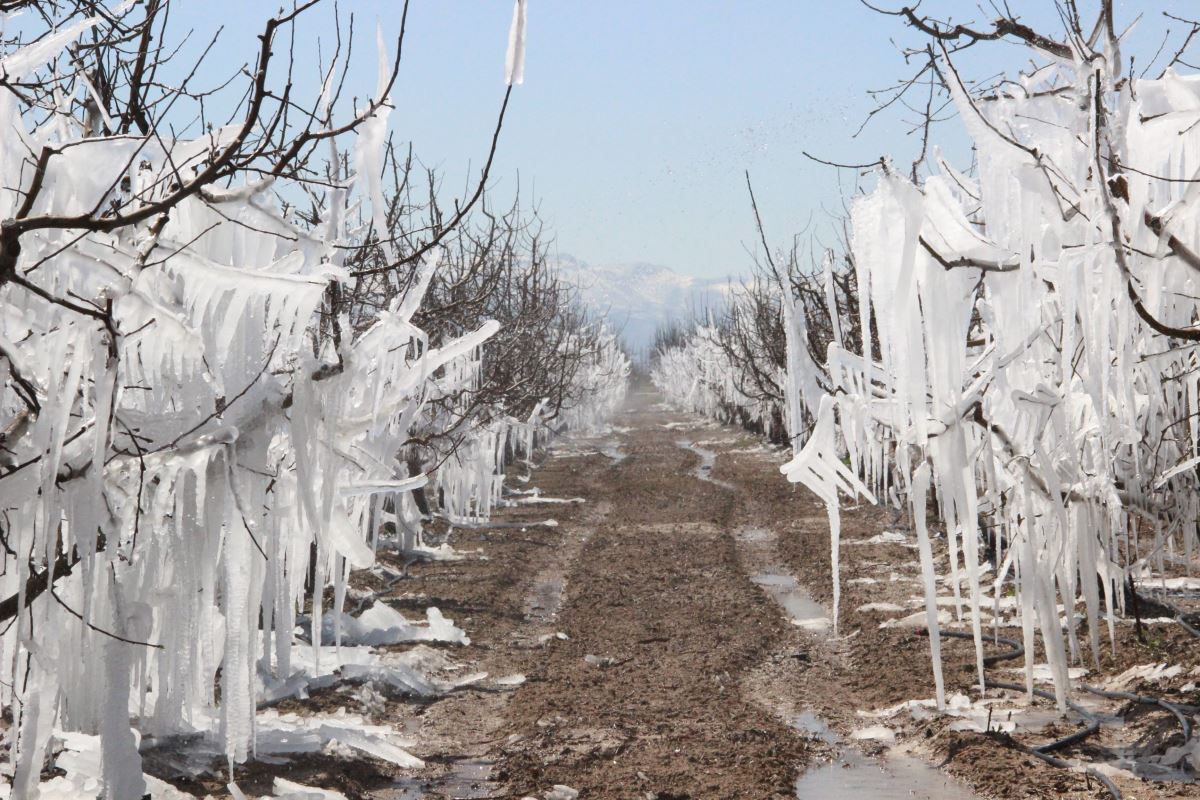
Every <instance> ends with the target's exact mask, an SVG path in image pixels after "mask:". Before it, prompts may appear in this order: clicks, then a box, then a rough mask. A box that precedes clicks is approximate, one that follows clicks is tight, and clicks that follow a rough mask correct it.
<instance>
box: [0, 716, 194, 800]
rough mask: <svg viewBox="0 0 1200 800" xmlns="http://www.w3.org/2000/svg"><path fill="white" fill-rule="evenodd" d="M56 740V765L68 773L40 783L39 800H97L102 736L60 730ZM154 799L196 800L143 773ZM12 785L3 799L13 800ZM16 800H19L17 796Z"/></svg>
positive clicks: (4, 787) (1, 788) (0, 788)
mask: <svg viewBox="0 0 1200 800" xmlns="http://www.w3.org/2000/svg"><path fill="white" fill-rule="evenodd" d="M52 738H53V740H54V741H56V742H57V743H58V745H59V746H61V747H62V750H61V752H59V754H58V756H57V757H56V758H55V759H54V768H55V769H56V770H60V771H61V772H63V773H64V774H62V775H56V776H54V777H52V778H50V779H49V780H46V781H42V782H40V783H39V784H38V788H37V798H38V800H96V798H97V797H99V796H100V795H101V794H102V793H103V790H104V785H103V783H102V782H101V774H102V769H101V754H100V737H99V736H90V735H88V734H84V733H67V732H63V731H56V732H55V733H54V734H53V737H52ZM142 779H143V780H144V781H145V782H146V790H147V792H148V795H149V797H150V800H194V798H193V797H192V795H190V794H186V793H184V792H181V791H179V790H178V789H176V788H175V787H174V786H172V785H170V784H169V783H166V782H165V781H161V780H159V779H158V778H155V777H153V776H150V775H142ZM10 797H12V787H11V786H10V785H9V784H8V783H0V798H2V799H3V800H9V798H10ZM14 800H16V799H15V798H14Z"/></svg>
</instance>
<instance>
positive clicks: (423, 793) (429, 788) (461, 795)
mask: <svg viewBox="0 0 1200 800" xmlns="http://www.w3.org/2000/svg"><path fill="white" fill-rule="evenodd" d="M439 766H443V767H444V774H439V775H429V776H422V777H405V778H398V779H397V780H396V783H395V784H393V785H392V787H391V788H390V789H386V790H384V792H382V793H380V794H378V795H376V796H377V797H379V798H380V800H420V798H423V797H429V798H455V800H476V799H477V798H488V797H501V796H503V795H502V794H501V787H500V785H499V784H498V783H497V782H496V781H494V780H493V779H492V777H493V774H494V773H495V771H496V765H495V763H493V762H492V761H488V760H486V759H482V758H459V759H448V760H447V761H446V762H445V763H444V765H439Z"/></svg>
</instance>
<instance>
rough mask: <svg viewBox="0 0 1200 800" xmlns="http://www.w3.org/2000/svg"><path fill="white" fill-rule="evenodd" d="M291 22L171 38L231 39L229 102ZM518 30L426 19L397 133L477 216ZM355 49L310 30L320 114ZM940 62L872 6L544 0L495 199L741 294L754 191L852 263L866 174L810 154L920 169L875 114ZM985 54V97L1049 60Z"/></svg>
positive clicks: (313, 16) (980, 66)
mask: <svg viewBox="0 0 1200 800" xmlns="http://www.w3.org/2000/svg"><path fill="white" fill-rule="evenodd" d="M879 3H883V0H879ZM879 3H876V4H879ZM901 4H902V3H900V2H892V3H889V4H888V5H889V7H899V6H900V5H901ZM1190 4H1191V2H1189V0H1178V1H1174V0H1165V2H1159V1H1155V2H1150V0H1124V2H1122V0H1118V9H1119V11H1118V17H1119V18H1120V20H1121V22H1122V23H1123V24H1129V23H1132V22H1134V21H1135V20H1138V18H1139V15H1140V20H1139V21H1138V23H1137V26H1136V27H1135V28H1134V30H1133V31H1132V33H1131V34H1130V44H1129V46H1128V48H1127V50H1126V51H1127V52H1138V53H1139V54H1141V53H1144V54H1145V55H1143V56H1141V58H1144V59H1145V60H1149V57H1150V56H1151V55H1153V53H1154V51H1155V50H1156V49H1157V48H1158V45H1159V42H1160V40H1161V38H1162V36H1163V35H1164V33H1165V31H1166V29H1167V25H1168V24H1169V23H1168V21H1167V20H1165V19H1164V18H1163V17H1162V16H1161V11H1162V10H1163V9H1166V10H1170V11H1173V12H1175V13H1179V14H1186V13H1188V8H1187V7H1188V6H1189V5H1190ZM1009 5H1010V6H1011V7H1012V8H1013V9H1014V11H1015V12H1016V13H1018V14H1019V15H1021V16H1022V18H1023V20H1024V21H1026V22H1027V23H1028V24H1030V25H1032V26H1034V27H1035V28H1038V29H1039V30H1042V31H1045V32H1047V33H1050V34H1054V35H1057V34H1059V33H1060V31H1061V29H1062V26H1061V23H1060V22H1059V20H1058V17H1057V15H1056V13H1055V11H1054V5H1053V3H1052V2H1050V0H1028V2H1022V0H1010V3H1009ZM1091 6H1094V3H1092V2H1091V0H1081V7H1083V8H1090V7H1091ZM277 7H278V6H277V4H274V3H271V2H262V0H173V2H172V8H173V11H172V15H173V16H172V21H171V28H172V30H173V31H174V32H175V34H176V35H180V34H181V33H182V32H185V31H187V30H189V29H194V30H195V31H196V33H195V35H194V37H193V40H192V41H191V42H190V43H189V46H192V47H196V46H198V45H199V43H200V42H201V41H202V40H204V41H206V40H207V39H208V37H209V36H210V35H211V33H212V32H214V31H215V30H216V28H217V26H223V28H222V31H221V36H220V38H219V39H218V42H217V45H216V46H215V47H214V50H213V52H212V54H211V56H210V59H209V61H208V62H207V65H206V67H205V69H206V70H211V71H212V76H213V79H214V80H215V79H216V77H217V76H218V75H221V76H225V75H228V74H231V73H232V72H233V71H235V70H236V69H237V67H238V66H240V64H242V63H244V62H247V61H249V60H251V58H252V53H253V52H254V48H255V47H256V45H257V42H256V39H255V37H256V36H257V34H258V33H259V32H261V30H262V24H263V22H264V21H265V19H266V18H267V16H268V15H269V14H270V13H271V12H272V11H273V10H275V9H276V8H277ZM400 7H401V3H400V2H398V1H397V0H340V1H339V2H338V3H337V6H336V12H337V14H338V15H340V17H341V19H342V20H343V22H346V21H347V20H348V19H349V17H350V16H351V15H353V17H354V20H355V28H356V30H355V45H354V47H355V49H354V52H353V54H352V59H351V62H352V63H351V71H350V74H349V90H350V91H353V92H354V93H356V94H358V95H359V96H360V97H365V96H367V95H369V94H370V93H371V92H372V90H373V88H374V86H375V72H376V68H377V61H376V47H375V35H374V32H375V28H376V25H379V26H381V28H382V31H383V33H384V36H385V38H386V40H387V42H388V46H389V49H391V48H394V44H395V37H396V34H397V33H398V31H399V9H400ZM922 9H923V10H928V11H929V13H932V14H935V15H937V16H941V17H947V16H952V17H954V19H955V21H963V22H966V21H972V20H974V21H979V20H986V19H988V18H990V17H991V16H992V14H990V13H985V12H981V11H980V10H979V7H978V6H976V5H975V4H974V3H973V2H969V0H927V2H926V3H925V4H924V5H923V6H922ZM511 15H512V3H511V2H510V1H509V0H412V2H411V8H410V12H409V21H408V34H407V37H406V39H405V44H404V53H403V59H402V66H401V71H400V76H399V81H398V83H397V85H396V87H395V89H394V90H393V92H392V100H393V102H394V104H395V106H396V110H395V111H394V112H393V114H392V118H391V119H392V127H393V129H394V132H395V134H396V136H397V138H398V139H400V140H408V141H411V142H412V144H413V148H414V152H415V154H416V155H417V156H418V157H420V158H421V160H422V161H423V162H424V163H426V164H429V165H434V166H437V167H438V168H439V170H440V171H441V172H442V174H443V176H444V178H445V184H444V190H445V191H446V192H448V193H454V192H455V191H457V192H458V193H459V194H462V193H463V190H462V188H461V187H464V186H465V185H466V181H467V177H468V176H469V175H472V174H474V172H473V171H474V170H477V169H478V167H479V166H480V165H481V163H482V160H483V159H484V157H485V156H486V153H487V146H488V142H489V140H490V136H491V132H492V128H493V125H494V122H495V116H496V113H497V110H498V108H499V104H500V100H501V98H502V96H503V92H504V84H503V67H504V55H505V49H506V46H507V36H508V28H509V23H510V20H511ZM1192 15H1193V16H1196V14H1195V13H1194V12H1193V14H1192ZM335 28H336V25H335V8H334V5H333V3H332V2H327V3H326V4H325V5H323V6H320V7H318V8H316V9H313V10H311V11H309V12H307V13H306V14H305V15H304V17H303V18H302V22H301V24H300V25H299V27H298V29H297V33H296V49H297V52H298V54H299V55H300V58H299V59H298V74H299V77H298V79H297V85H298V87H299V88H300V89H301V91H303V89H304V72H305V70H307V71H308V72H310V73H311V75H310V78H309V79H310V80H311V86H310V87H309V90H310V91H311V92H313V93H315V91H316V88H315V87H316V83H317V74H318V72H319V64H320V59H319V58H318V53H324V54H326V55H327V54H328V52H329V50H330V48H331V47H332V44H333V38H334V37H333V31H334V30H335ZM1179 28H1180V26H1178V25H1176V26H1175V30H1177V31H1178V30H1179ZM922 41H923V40H922V39H921V38H919V37H918V36H915V35H913V34H912V33H911V32H908V31H907V30H906V29H905V28H904V27H903V25H902V24H901V21H900V20H899V19H897V18H895V17H889V16H883V15H880V14H877V13H874V12H872V11H870V10H869V9H867V8H866V7H865V6H864V5H862V4H861V3H859V2H857V0H825V2H818V0H754V1H753V2H747V1H745V0H741V1H739V2H733V1H732V0H730V1H729V2H717V0H594V1H593V0H529V15H528V49H527V55H526V68H525V83H524V85H522V86H519V87H517V89H516V90H515V92H514V95H513V99H512V103H511V105H510V109H509V116H508V118H507V121H506V124H505V127H504V130H503V133H502V136H501V141H500V147H499V151H498V155H497V160H496V165H495V167H494V170H493V180H492V181H491V191H492V192H493V196H494V197H496V198H497V199H504V198H510V197H512V196H513V194H514V193H515V192H516V191H517V190H518V187H519V189H520V192H521V195H522V197H523V198H524V199H525V200H526V201H528V202H531V203H535V204H536V206H537V208H538V210H539V213H540V215H541V217H542V218H543V220H544V221H545V222H546V224H547V228H548V229H549V231H551V232H552V233H553V235H554V239H555V244H556V249H557V251H558V252H559V253H560V254H564V255H570V256H573V257H575V258H578V259H581V260H583V261H586V262H589V263H592V264H613V263H630V262H647V263H654V264H661V265H664V266H667V267H670V268H671V269H674V270H676V271H678V272H681V273H685V274H690V275H695V276H697V277H702V278H723V277H726V276H729V275H733V274H738V273H742V272H744V271H745V270H746V269H747V268H748V266H749V265H750V263H751V259H752V256H751V253H752V252H753V251H755V250H756V249H757V233H756V230H755V225H754V217H753V214H752V211H751V206H750V202H749V196H748V194H747V191H746V183H745V172H746V171H749V173H750V175H751V178H752V180H753V185H754V190H755V194H756V196H757V200H758V205H759V208H760V211H761V213H762V217H763V222H764V228H765V230H766V233H767V236H768V240H769V242H770V243H771V245H772V247H782V246H787V245H788V244H789V243H790V241H791V239H792V237H793V236H794V235H796V234H801V233H802V232H808V234H807V235H809V236H812V235H815V236H817V237H818V239H819V240H820V241H821V242H824V243H829V244H833V243H834V241H833V233H832V232H833V230H834V226H835V225H836V215H837V214H838V213H839V212H840V210H841V208H842V206H843V201H844V198H845V197H846V196H847V194H848V193H851V192H853V190H854V179H855V174H854V173H853V172H852V171H840V170H837V169H833V168H831V167H828V166H824V165H820V164H817V163H814V162H812V161H810V160H809V159H807V158H806V157H805V156H804V155H803V151H808V152H810V153H813V154H815V155H818V156H820V157H822V158H825V159H829V160H834V161H843V162H852V163H865V162H871V161H874V160H877V159H878V158H879V157H880V156H881V155H884V154H890V155H894V156H895V157H896V160H897V161H898V162H900V163H904V158H905V157H907V158H908V159H909V160H911V158H912V153H913V152H914V151H915V148H916V147H917V146H918V144H919V143H918V142H917V141H916V139H915V137H914V136H913V135H910V133H909V128H910V125H909V124H907V123H906V120H910V119H912V118H913V115H912V114H911V113H909V112H903V113H888V114H882V115H880V116H878V117H877V118H876V119H875V120H874V121H873V122H872V123H871V124H870V125H868V126H867V128H866V129H865V130H864V131H863V132H862V133H861V134H859V135H858V136H857V137H855V133H856V131H857V130H858V128H859V127H860V125H861V123H862V122H863V120H864V118H865V117H866V115H867V113H868V112H869V111H870V110H871V108H872V107H873V102H872V100H871V98H870V96H869V95H868V90H871V89H879V88H883V87H886V86H888V85H889V84H891V83H893V82H895V81H896V80H898V79H900V78H903V77H905V76H906V75H907V74H909V72H907V71H906V70H908V68H907V67H906V66H905V63H904V60H903V58H902V56H901V55H900V53H899V47H900V46H902V45H906V44H907V45H914V44H917V45H919V44H921V43H922ZM318 48H320V49H318ZM976 52H977V53H978V55H975V56H972V57H971V58H970V59H969V64H968V65H967V66H969V71H968V72H969V74H976V75H979V76H985V75H988V74H991V72H993V71H998V70H1000V69H1005V68H1007V69H1010V70H1011V69H1014V68H1019V67H1020V66H1021V65H1022V64H1024V63H1026V62H1027V60H1028V59H1027V55H1026V52H1025V51H1024V49H1023V48H1021V47H1019V46H1017V45H1012V44H999V45H996V46H992V47H988V48H986V50H985V49H984V48H976ZM392 55H394V53H392ZM1143 63H1144V61H1143ZM937 136H938V139H939V140H940V141H942V142H943V143H944V145H945V148H946V152H947V154H948V155H949V156H950V157H951V158H952V159H955V160H956V161H957V162H958V163H960V165H961V166H963V167H966V166H967V165H968V164H969V150H968V148H967V147H966V144H965V142H964V141H963V139H962V138H961V134H960V133H959V131H958V129H957V125H956V123H955V122H954V121H949V122H946V123H943V124H942V125H941V126H940V127H939V130H938V132H937ZM964 161H965V162H966V163H962V162H964Z"/></svg>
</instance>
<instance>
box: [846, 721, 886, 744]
mask: <svg viewBox="0 0 1200 800" xmlns="http://www.w3.org/2000/svg"><path fill="white" fill-rule="evenodd" d="M850 738H851V739H856V740H858V741H860V742H861V741H873V742H887V743H888V744H891V743H892V742H895V741H896V732H895V731H894V730H892V729H891V728H889V727H887V726H886V725H872V726H871V727H869V728H860V729H859V730H856V731H854V732H853V733H851V734H850Z"/></svg>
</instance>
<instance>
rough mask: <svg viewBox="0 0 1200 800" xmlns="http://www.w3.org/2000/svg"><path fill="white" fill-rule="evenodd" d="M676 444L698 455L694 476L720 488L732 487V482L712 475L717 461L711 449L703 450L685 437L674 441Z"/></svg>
mask: <svg viewBox="0 0 1200 800" xmlns="http://www.w3.org/2000/svg"><path fill="white" fill-rule="evenodd" d="M675 444H676V446H678V447H682V448H683V449H684V450H691V451H692V452H693V453H695V454H696V455H698V456H700V466H698V467H696V471H695V473H693V474H695V476H696V477H697V478H699V479H700V480H702V481H708V482H709V483H711V484H714V485H716V486H720V487H721V488H722V489H734V488H736V487H734V485H733V484H732V483H726V482H725V481H721V480H717V479H716V478H714V477H713V476H712V471H713V467H714V466H715V465H716V463H717V454H716V453H715V452H713V451H712V450H705V449H704V448H703V447H700V446H699V445H697V444H696V443H695V442H689V441H688V440H686V439H680V440H679V441H677V442H675Z"/></svg>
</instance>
